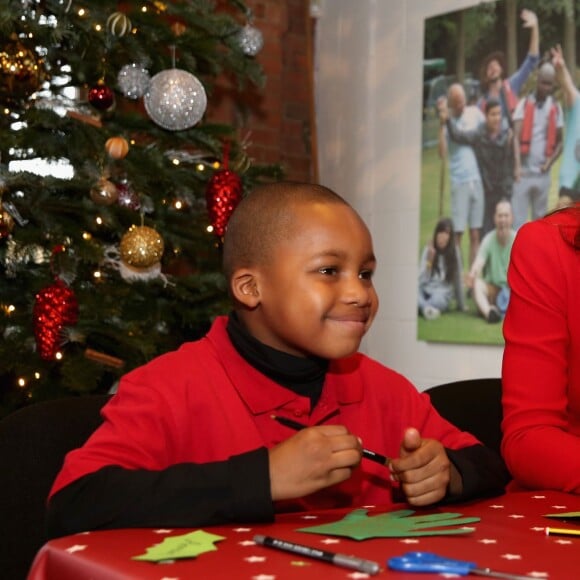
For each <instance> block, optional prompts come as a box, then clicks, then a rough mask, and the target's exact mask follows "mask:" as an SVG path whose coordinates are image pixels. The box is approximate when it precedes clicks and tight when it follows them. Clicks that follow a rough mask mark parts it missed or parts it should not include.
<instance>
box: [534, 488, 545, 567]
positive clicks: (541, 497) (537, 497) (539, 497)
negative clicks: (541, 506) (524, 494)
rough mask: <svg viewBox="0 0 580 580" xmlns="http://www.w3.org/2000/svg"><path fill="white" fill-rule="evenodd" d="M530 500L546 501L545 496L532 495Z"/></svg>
mask: <svg viewBox="0 0 580 580" xmlns="http://www.w3.org/2000/svg"><path fill="white" fill-rule="evenodd" d="M532 499H546V496H545V495H533V496H532ZM540 573H541V572H540Z"/></svg>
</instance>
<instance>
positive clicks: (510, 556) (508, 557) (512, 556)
mask: <svg viewBox="0 0 580 580" xmlns="http://www.w3.org/2000/svg"><path fill="white" fill-rule="evenodd" d="M501 557H502V558H505V559H506V560H521V559H522V557H521V556H520V554H502V555H501Z"/></svg>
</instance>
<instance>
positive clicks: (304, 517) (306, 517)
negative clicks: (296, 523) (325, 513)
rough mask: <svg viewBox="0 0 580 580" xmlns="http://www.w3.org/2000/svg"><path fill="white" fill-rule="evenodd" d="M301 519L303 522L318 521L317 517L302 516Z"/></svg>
mask: <svg viewBox="0 0 580 580" xmlns="http://www.w3.org/2000/svg"><path fill="white" fill-rule="evenodd" d="M302 519H303V520H317V519H318V516H308V515H306V516H302Z"/></svg>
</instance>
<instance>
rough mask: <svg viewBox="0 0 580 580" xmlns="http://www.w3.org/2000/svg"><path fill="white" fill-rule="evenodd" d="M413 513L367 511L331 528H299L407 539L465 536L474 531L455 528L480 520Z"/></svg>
mask: <svg viewBox="0 0 580 580" xmlns="http://www.w3.org/2000/svg"><path fill="white" fill-rule="evenodd" d="M414 513H415V512H414V511H413V510H398V511H394V512H389V513H386V514H379V515H376V516H368V515H367V510H365V509H358V510H354V511H352V512H350V513H349V514H347V515H346V517H344V518H343V519H342V520H339V521H337V522H333V523H330V524H322V525H319V526H311V527H308V528H300V529H299V530H298V531H299V532H308V533H312V534H325V535H328V536H347V537H349V538H353V539H354V540H365V539H367V538H407V537H415V536H444V535H454V534H468V533H470V532H473V531H474V530H475V528H466V527H454V528H453V529H448V530H440V529H438V528H442V527H449V526H462V525H463V524H471V523H475V522H479V521H480V519H481V518H477V517H460V516H461V514H456V513H451V512H445V513H440V514H430V515H420V516H413V515H412V514H414Z"/></svg>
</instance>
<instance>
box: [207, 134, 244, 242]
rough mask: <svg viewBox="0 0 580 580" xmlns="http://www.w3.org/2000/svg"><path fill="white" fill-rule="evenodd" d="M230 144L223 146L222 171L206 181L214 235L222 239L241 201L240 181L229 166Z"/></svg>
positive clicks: (209, 212) (208, 207) (210, 219)
mask: <svg viewBox="0 0 580 580" xmlns="http://www.w3.org/2000/svg"><path fill="white" fill-rule="evenodd" d="M229 153H230V144H229V142H228V141H226V143H225V144H224V159H223V164H222V165H223V169H219V170H218V171H216V172H215V173H214V174H213V175H212V177H211V178H210V180H209V181H208V184H207V188H206V191H205V201H206V206H207V211H208V214H209V221H210V223H211V225H212V227H213V231H214V233H215V234H216V235H217V236H218V237H219V238H222V237H223V235H224V233H225V231H226V226H227V224H228V221H229V219H230V216H231V215H232V213H233V211H234V209H236V206H237V205H238V203H240V201H242V189H243V188H242V179H241V177H240V176H239V175H238V174H237V173H236V172H235V171H232V170H231V169H229V168H228V165H229Z"/></svg>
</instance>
